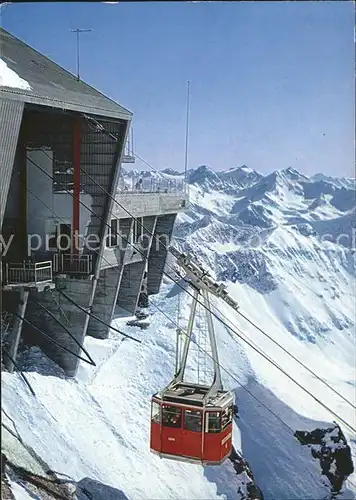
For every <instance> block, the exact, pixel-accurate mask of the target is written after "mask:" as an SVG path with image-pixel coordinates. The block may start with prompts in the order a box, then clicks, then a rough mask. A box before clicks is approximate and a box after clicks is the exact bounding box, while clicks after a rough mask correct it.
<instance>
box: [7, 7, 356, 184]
mask: <svg viewBox="0 0 356 500" xmlns="http://www.w3.org/2000/svg"><path fill="white" fill-rule="evenodd" d="M353 21H354V6H353V2H337V1H334V2H333V1H331V2H274V3H273V2H241V3H240V2H236V3H234V2H207V3H202V2H199V3H185V2H184V3H183V2H182V3H179V2H175V3H174V2H172V3H171V2H161V3H160V2H143V3H126V4H125V3H121V4H120V3H119V4H115V5H109V4H96V3H92V4H91V3H69V4H68V3H38V4H35V3H34V4H31V3H30V4H10V5H7V6H5V7H4V8H3V12H2V25H3V27H4V28H5V29H7V30H8V31H10V32H11V33H13V34H14V35H15V36H17V37H19V38H21V39H23V40H24V41H25V42H26V43H28V44H30V45H32V46H33V47H34V48H36V49H37V50H39V51H41V52H42V53H44V54H45V55H47V56H49V57H51V58H52V59H53V60H55V61H56V62H57V63H59V64H60V65H62V66H64V67H65V68H66V69H69V70H70V71H72V72H75V71H76V55H75V35H74V34H72V33H70V29H71V28H76V27H79V28H92V29H93V30H94V31H93V32H92V33H85V34H83V35H82V38H81V40H82V43H81V77H82V78H83V79H84V80H86V81H87V82H88V83H90V84H91V85H93V86H95V87H96V88H98V89H99V90H101V91H102V92H104V93H105V94H107V95H108V96H110V97H112V98H113V99H115V100H117V101H118V102H120V104H122V105H123V106H125V107H127V108H128V109H130V110H131V111H132V112H133V113H134V122H133V123H134V134H135V149H136V152H137V153H138V154H139V155H140V156H141V157H143V158H144V159H145V160H147V161H148V162H150V163H151V164H153V165H154V166H155V167H156V168H158V169H161V168H165V167H168V166H169V167H172V168H176V169H178V170H182V169H183V167H184V142H185V137H184V136H185V112H186V111H185V101H186V82H187V80H190V81H191V108H190V115H191V119H190V136H189V167H196V166H198V165H201V164H207V165H210V166H211V167H212V168H214V169H219V170H220V169H226V168H230V167H232V166H239V165H242V164H247V165H248V166H250V167H251V168H254V169H256V170H258V171H260V172H263V173H265V172H270V171H272V170H275V169H278V168H286V167H288V166H292V167H294V168H297V169H299V170H301V171H302V172H304V173H307V174H312V173H316V172H323V173H325V174H328V175H337V176H339V175H345V176H354V140H353V136H354V112H355V105H354V35H353ZM137 166H138V167H141V165H140V164H137Z"/></svg>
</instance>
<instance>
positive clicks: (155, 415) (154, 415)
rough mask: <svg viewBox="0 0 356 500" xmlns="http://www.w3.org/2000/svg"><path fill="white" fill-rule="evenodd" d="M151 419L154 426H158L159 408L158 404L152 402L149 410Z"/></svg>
mask: <svg viewBox="0 0 356 500" xmlns="http://www.w3.org/2000/svg"><path fill="white" fill-rule="evenodd" d="M151 419H152V421H153V422H155V423H156V424H159V423H160V421H161V407H160V405H159V404H158V403H155V402H154V401H153V402H152V408H151Z"/></svg>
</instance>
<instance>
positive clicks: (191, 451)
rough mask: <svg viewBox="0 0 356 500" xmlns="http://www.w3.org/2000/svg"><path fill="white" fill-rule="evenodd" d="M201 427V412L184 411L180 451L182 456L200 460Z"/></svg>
mask: <svg viewBox="0 0 356 500" xmlns="http://www.w3.org/2000/svg"><path fill="white" fill-rule="evenodd" d="M202 426H203V413H202V411H200V410H195V409H185V410H184V415H183V430H182V451H183V454H184V456H186V457H191V458H196V459H201V458H202V451H203V448H202V446H203V443H202V439H203V433H202Z"/></svg>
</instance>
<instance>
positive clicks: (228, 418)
mask: <svg viewBox="0 0 356 500" xmlns="http://www.w3.org/2000/svg"><path fill="white" fill-rule="evenodd" d="M231 422H232V406H228V407H227V408H225V410H223V411H222V415H221V427H222V429H226V427H227V426H228V425H229V424H231Z"/></svg>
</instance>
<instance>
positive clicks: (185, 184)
mask: <svg viewBox="0 0 356 500" xmlns="http://www.w3.org/2000/svg"><path fill="white" fill-rule="evenodd" d="M189 105H190V81H189V80H188V81H187V111H186V113H187V114H186V122H185V155H184V186H185V188H184V189H185V190H186V189H187V170H188V137H189V111H190V109H189Z"/></svg>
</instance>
